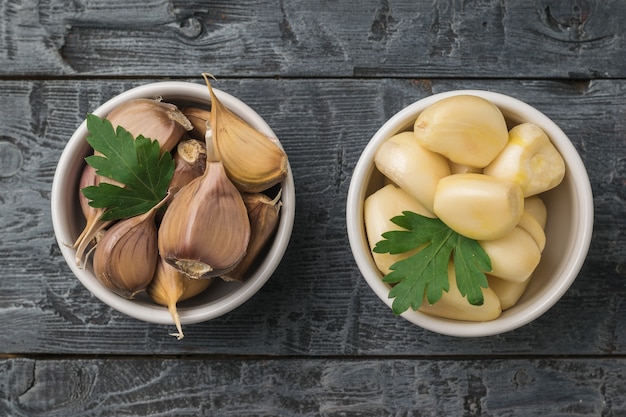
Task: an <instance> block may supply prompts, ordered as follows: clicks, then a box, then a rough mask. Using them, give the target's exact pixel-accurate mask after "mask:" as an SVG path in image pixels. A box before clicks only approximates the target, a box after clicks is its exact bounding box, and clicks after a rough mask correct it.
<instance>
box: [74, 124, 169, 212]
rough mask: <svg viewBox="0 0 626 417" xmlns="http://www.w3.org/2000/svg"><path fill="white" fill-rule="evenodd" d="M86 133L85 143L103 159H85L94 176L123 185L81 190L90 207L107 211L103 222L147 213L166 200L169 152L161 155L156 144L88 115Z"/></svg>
mask: <svg viewBox="0 0 626 417" xmlns="http://www.w3.org/2000/svg"><path fill="white" fill-rule="evenodd" d="M87 130H88V131H89V135H87V142H88V143H89V144H90V145H91V147H92V148H93V149H94V150H95V151H97V152H100V153H101V154H102V156H101V155H92V156H88V157H87V158H85V161H87V163H88V164H89V165H91V166H92V167H94V168H95V169H96V174H98V175H102V176H103V177H107V178H110V179H112V180H115V181H117V182H120V183H122V184H123V185H124V187H119V186H117V185H113V184H108V183H101V184H99V185H97V186H90V187H85V188H83V189H82V190H81V191H82V193H83V195H84V196H85V197H86V198H87V199H89V200H90V202H89V205H90V206H92V207H96V208H106V211H105V212H104V214H103V215H102V220H116V219H124V218H128V217H133V216H137V215H140V214H143V213H146V212H148V211H149V210H150V209H151V208H153V207H154V206H156V205H157V204H158V203H159V202H160V201H161V200H163V198H165V196H166V194H167V189H168V187H169V184H170V181H171V179H172V176H173V175H174V160H173V159H172V155H171V154H170V153H169V152H167V151H164V152H161V149H160V147H159V142H158V141H156V140H154V141H153V140H151V139H149V138H145V137H143V136H141V135H139V136H137V138H136V139H135V138H133V136H132V135H131V134H130V133H129V132H128V131H127V130H126V129H124V128H123V127H121V126H118V128H117V130H115V129H113V126H112V125H111V122H109V121H108V120H106V119H100V118H99V117H98V116H95V115H93V114H88V115H87Z"/></svg>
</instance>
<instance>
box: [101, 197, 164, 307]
mask: <svg viewBox="0 0 626 417" xmlns="http://www.w3.org/2000/svg"><path fill="white" fill-rule="evenodd" d="M159 207H160V204H159V205H157V206H155V207H154V208H153V209H151V210H150V211H148V212H147V213H144V214H142V215H140V216H135V217H131V218H128V219H124V220H120V221H118V222H117V223H116V224H115V225H114V226H113V227H111V228H110V229H109V230H107V232H106V233H105V234H104V237H103V238H102V240H101V241H100V242H99V243H98V245H97V246H96V249H95V251H94V255H93V269H94V274H95V276H96V278H97V279H98V280H99V281H100V282H101V283H102V284H103V285H105V286H106V287H107V288H109V289H110V290H111V291H113V292H115V293H116V294H118V295H120V296H122V297H124V298H128V299H133V298H135V296H136V295H137V294H138V293H140V292H142V291H144V290H145V289H146V287H147V286H148V284H150V281H152V277H153V276H154V272H155V270H156V266H157V260H158V254H159V253H158V247H157V228H156V224H155V222H154V216H155V214H156V211H157V210H158V208H159Z"/></svg>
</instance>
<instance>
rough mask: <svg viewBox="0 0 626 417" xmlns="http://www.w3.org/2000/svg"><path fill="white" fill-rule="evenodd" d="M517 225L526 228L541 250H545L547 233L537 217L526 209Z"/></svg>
mask: <svg viewBox="0 0 626 417" xmlns="http://www.w3.org/2000/svg"><path fill="white" fill-rule="evenodd" d="M517 227H519V228H522V229H524V230H525V231H526V232H527V233H528V234H529V235H530V236H532V238H533V240H534V241H535V243H536V244H537V247H539V252H543V249H544V248H545V247H546V234H545V232H544V231H543V228H542V227H541V224H539V222H538V221H537V219H535V218H534V217H533V216H532V215H531V214H530V213H529V212H528V211H526V210H524V214H522V218H521V219H520V220H519V223H517Z"/></svg>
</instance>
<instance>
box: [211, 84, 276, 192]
mask: <svg viewBox="0 0 626 417" xmlns="http://www.w3.org/2000/svg"><path fill="white" fill-rule="evenodd" d="M207 86H208V88H209V92H210V93H211V102H212V105H211V119H210V124H211V129H212V134H213V144H214V147H215V149H216V150H217V153H218V154H219V159H220V161H221V162H222V163H223V164H224V169H225V170H226V172H227V174H228V177H229V178H230V179H231V181H232V182H233V183H234V184H235V185H236V186H237V188H239V189H240V190H241V191H243V192H248V193H256V192H261V191H265V190H267V189H268V188H270V187H272V186H273V185H276V184H278V183H279V182H281V181H282V180H283V179H284V178H285V177H286V176H287V166H288V161H287V155H286V154H285V152H284V151H283V150H282V149H281V148H280V147H279V146H278V145H277V144H276V143H275V142H274V140H273V139H272V138H270V137H268V136H266V135H264V134H263V133H261V132H259V131H258V130H256V129H254V128H253V127H252V126H250V125H249V124H248V123H247V122H245V121H244V120H242V119H241V118H239V117H238V116H237V115H235V114H234V113H233V112H231V111H230V110H229V109H227V108H226V107H225V106H224V105H223V104H222V103H221V102H220V101H219V99H218V98H217V97H216V96H215V94H214V93H213V89H212V88H211V84H210V83H209V82H208V79H207Z"/></svg>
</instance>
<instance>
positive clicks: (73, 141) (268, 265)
mask: <svg viewBox="0 0 626 417" xmlns="http://www.w3.org/2000/svg"><path fill="white" fill-rule="evenodd" d="M213 91H214V93H215V95H216V96H217V97H218V98H219V100H220V101H221V102H222V103H223V104H224V105H225V106H226V107H227V108H229V109H230V110H231V111H233V112H234V113H235V114H237V115H238V116H240V117H242V118H243V119H244V120H246V121H248V122H249V123H250V124H252V125H253V126H254V127H255V128H257V129H258V130H260V131H261V132H263V133H265V134H266V135H268V136H270V137H273V138H277V136H276V134H275V133H274V131H273V130H272V128H271V127H270V126H269V125H268V124H267V122H265V120H264V119H263V118H262V117H261V116H260V115H259V114H258V113H257V112H256V111H255V110H253V109H252V108H251V107H249V106H248V105H247V104H245V103H244V102H243V101H241V100H240V99H238V98H236V97H234V96H232V95H230V94H228V93H226V92H224V91H222V90H220V89H217V88H213ZM159 97H160V98H164V99H165V100H166V101H167V100H170V99H171V100H189V101H201V102H207V103H208V102H210V94H209V91H208V89H207V87H206V85H204V84H198V83H192V82H185V81H160V82H154V83H148V84H144V85H140V86H137V87H134V88H131V89H128V90H126V91H124V92H122V93H120V94H118V95H116V96H114V97H112V98H111V99H109V100H108V101H106V102H105V103H103V104H101V105H100V106H99V107H98V108H97V109H95V110H94V111H93V112H92V113H93V114H95V115H97V116H99V117H104V116H106V115H107V114H108V113H109V112H110V111H111V110H112V109H113V108H115V107H116V106H118V105H119V104H121V103H123V102H126V101H128V100H131V99H135V98H159ZM86 135H87V124H86V121H85V120H83V121H82V123H81V124H80V125H79V127H78V128H77V129H76V130H75V131H74V133H73V134H72V136H71V137H70V139H69V140H68V142H67V143H66V146H65V148H64V149H63V152H62V154H61V157H60V158H59V161H58V163H57V167H56V170H55V174H54V178H53V181H52V191H51V214H52V224H53V229H54V234H55V237H56V240H57V244H58V245H59V248H60V250H61V253H62V255H63V257H64V258H65V261H66V263H67V264H68V266H69V267H70V269H71V270H72V272H73V273H74V275H75V276H76V277H77V278H78V280H79V281H80V282H81V283H82V284H83V286H85V287H86V288H87V289H88V290H89V291H90V292H91V294H93V295H94V296H96V297H97V298H98V299H100V300H101V301H102V302H104V303H105V304H107V305H109V306H111V307H112V308H114V309H115V310H117V311H119V312H121V313H124V314H126V315H128V316H130V317H133V318H136V319H138V320H142V321H146V322H150V323H157V324H173V323H174V321H173V319H172V317H171V315H170V313H169V312H168V310H167V308H166V307H162V306H159V305H157V304H154V305H147V304H142V303H138V302H136V301H134V300H127V299H125V298H123V297H120V296H118V295H117V294H115V293H113V292H112V291H111V290H109V289H108V288H106V287H105V286H104V285H102V284H101V283H100V282H99V281H98V280H97V279H96V278H95V276H94V275H93V274H92V273H91V272H90V271H88V270H87V269H80V268H78V266H77V265H76V263H75V261H74V254H75V251H74V250H73V249H71V247H70V246H71V242H73V239H75V237H72V236H70V235H69V232H68V230H67V229H66V228H65V227H64V222H65V220H64V212H65V210H66V207H67V204H65V202H64V189H65V188H67V185H66V184H67V179H68V177H69V175H70V171H71V168H72V166H73V165H74V164H75V162H74V161H75V160H76V159H77V158H78V157H79V156H80V157H84V156H85V151H84V149H88V148H87V147H88V146H89V145H88V144H87V145H86V141H85V140H84V138H85V136H86ZM277 143H278V145H279V146H280V147H281V148H282V144H281V143H280V140H277ZM281 187H282V195H281V201H282V207H281V216H280V219H279V224H278V227H277V230H276V234H275V236H274V242H273V244H272V246H271V247H270V249H269V251H268V254H267V256H266V258H265V259H264V260H263V261H262V262H261V263H260V265H259V266H258V268H257V271H256V273H255V275H254V276H252V277H250V279H248V280H246V282H244V283H243V284H242V285H241V286H240V287H239V288H238V289H236V290H235V291H232V292H230V293H229V294H227V295H225V296H224V297H222V298H220V299H218V300H216V301H213V302H211V303H210V304H208V305H205V306H197V307H189V308H186V307H185V308H179V315H180V321H181V324H193V323H199V322H203V321H207V320H211V319H214V318H217V317H220V316H222V315H224V314H226V313H228V312H230V311H232V310H234V309H235V308H237V307H239V306H240V305H241V304H243V303H244V302H246V301H247V300H248V299H250V298H251V297H252V296H253V295H254V294H256V293H257V292H258V290H259V289H261V287H263V285H264V284H265V283H266V282H267V281H268V280H269V278H270V277H271V276H272V274H273V273H274V271H275V270H276V268H278V265H279V264H280V262H281V260H282V258H283V256H284V254H285V252H286V250H287V246H288V244H289V241H290V239H291V234H292V230H293V224H294V218H295V207H296V203H295V185H294V179H293V172H292V170H291V166H290V164H289V161H288V162H287V177H286V178H285V179H284V180H283V181H282V182H281ZM68 245H69V246H68Z"/></svg>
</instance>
